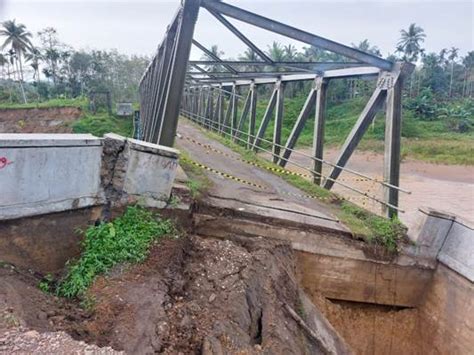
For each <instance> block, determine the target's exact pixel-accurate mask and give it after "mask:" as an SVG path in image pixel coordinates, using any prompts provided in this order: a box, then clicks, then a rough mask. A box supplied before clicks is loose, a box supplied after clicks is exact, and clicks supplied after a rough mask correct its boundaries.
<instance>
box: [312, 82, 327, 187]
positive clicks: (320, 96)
mask: <svg viewBox="0 0 474 355" xmlns="http://www.w3.org/2000/svg"><path fill="white" fill-rule="evenodd" d="M327 86H328V82H327V81H325V80H323V79H322V78H320V79H318V82H317V90H318V91H317V93H316V110H315V117H314V135H313V156H314V158H315V159H314V162H313V182H314V183H315V184H316V185H321V174H322V168H323V164H322V161H321V159H323V147H324V123H325V119H326V117H325V110H326V94H327Z"/></svg>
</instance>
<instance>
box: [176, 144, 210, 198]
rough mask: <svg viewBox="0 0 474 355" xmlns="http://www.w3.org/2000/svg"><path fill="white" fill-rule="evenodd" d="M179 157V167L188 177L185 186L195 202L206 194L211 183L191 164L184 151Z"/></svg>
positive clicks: (201, 171)
mask: <svg viewBox="0 0 474 355" xmlns="http://www.w3.org/2000/svg"><path fill="white" fill-rule="evenodd" d="M180 155H181V158H180V160H179V165H180V166H181V167H182V168H183V170H184V171H185V172H186V174H187V176H188V181H187V183H186V185H187V186H188V188H189V190H190V193H191V197H192V198H193V199H194V200H197V199H199V198H200V197H201V196H202V195H203V194H205V193H206V191H207V190H208V188H209V187H210V186H211V181H210V180H209V178H208V177H207V175H206V174H205V172H204V170H203V169H201V168H200V167H198V166H196V165H194V164H193V163H192V160H191V158H190V156H189V155H188V154H187V153H186V152H185V151H181V153H180Z"/></svg>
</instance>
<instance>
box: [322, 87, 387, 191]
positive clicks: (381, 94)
mask: <svg viewBox="0 0 474 355" xmlns="http://www.w3.org/2000/svg"><path fill="white" fill-rule="evenodd" d="M386 96H387V91H386V90H382V89H380V88H379V87H376V88H375V90H374V92H373V93H372V96H371V97H370V99H369V101H368V102H367V105H365V107H364V110H363V111H362V113H361V114H360V116H359V118H358V119H357V122H356V124H355V125H354V127H353V128H352V131H351V133H349V136H348V137H347V138H346V141H345V143H344V145H343V146H342V149H341V153H340V155H339V158H338V159H337V161H336V164H335V165H336V166H337V167H334V168H333V169H332V171H331V174H330V175H329V178H328V179H326V181H325V183H324V188H325V189H328V190H330V189H331V187H332V186H333V185H334V180H336V179H337V178H338V177H339V175H340V174H341V171H342V170H341V167H344V166H345V165H346V163H347V161H348V160H349V158H350V157H351V155H352V153H353V152H354V150H355V149H356V147H357V145H358V144H359V142H360V141H361V139H362V137H363V136H364V133H365V132H366V131H367V128H369V126H370V124H371V123H372V121H373V119H374V117H375V114H376V113H377V111H378V110H379V109H380V108H381V107H382V105H383V103H384V101H385V98H386Z"/></svg>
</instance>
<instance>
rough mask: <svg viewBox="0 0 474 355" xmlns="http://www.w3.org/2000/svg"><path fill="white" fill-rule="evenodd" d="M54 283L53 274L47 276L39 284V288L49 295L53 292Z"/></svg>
mask: <svg viewBox="0 0 474 355" xmlns="http://www.w3.org/2000/svg"><path fill="white" fill-rule="evenodd" d="M53 282H54V277H53V275H51V274H47V275H46V276H45V277H44V278H43V279H42V280H41V281H40V282H39V284H38V288H39V289H40V290H41V291H43V292H45V293H49V292H51V287H52V284H53Z"/></svg>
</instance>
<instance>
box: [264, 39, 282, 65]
mask: <svg viewBox="0 0 474 355" xmlns="http://www.w3.org/2000/svg"><path fill="white" fill-rule="evenodd" d="M267 54H268V56H269V57H270V58H272V60H274V61H275V62H283V61H284V60H285V48H284V47H283V46H282V45H281V43H279V42H277V41H273V43H272V45H271V46H268V50H267Z"/></svg>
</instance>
